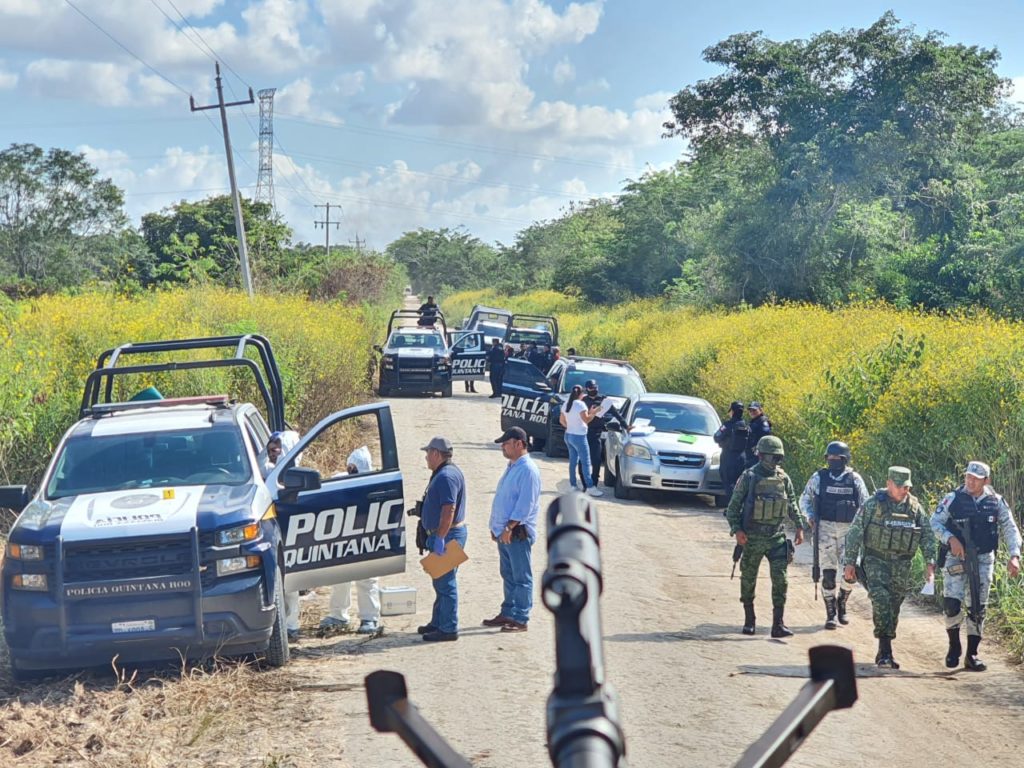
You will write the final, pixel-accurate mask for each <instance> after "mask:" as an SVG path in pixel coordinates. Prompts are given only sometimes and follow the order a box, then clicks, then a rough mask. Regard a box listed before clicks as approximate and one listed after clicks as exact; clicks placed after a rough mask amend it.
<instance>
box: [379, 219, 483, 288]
mask: <svg viewBox="0 0 1024 768" xmlns="http://www.w3.org/2000/svg"><path fill="white" fill-rule="evenodd" d="M385 254H386V255H387V256H388V257H389V258H390V259H392V260H394V261H395V263H397V264H400V265H402V267H404V268H405V269H406V270H407V271H408V273H409V278H410V280H411V281H412V287H413V290H414V291H416V292H417V293H419V294H422V295H427V294H431V295H433V294H436V295H438V296H440V295H442V294H443V293H446V292H448V291H451V290H456V291H458V290H464V289H468V288H482V287H485V286H488V285H490V284H491V282H490V281H491V270H492V269H493V267H494V266H495V264H496V262H497V250H496V249H495V248H493V247H491V246H489V245H487V244H485V243H483V242H481V241H480V240H479V239H477V238H476V237H473V236H472V235H470V234H469V233H468V232H466V231H465V230H463V229H448V228H443V229H438V230H431V229H422V228H420V229H418V230H416V231H415V232H406V233H405V234H404V235H402V236H401V237H400V238H398V239H397V240H395V241H394V242H392V243H391V244H390V245H388V247H387V248H386V249H385Z"/></svg>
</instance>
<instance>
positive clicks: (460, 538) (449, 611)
mask: <svg viewBox="0 0 1024 768" xmlns="http://www.w3.org/2000/svg"><path fill="white" fill-rule="evenodd" d="M449 541H457V542H459V544H460V545H461V546H462V547H463V548H465V546H466V526H465V525H463V526H461V527H459V528H452V529H451V530H450V531H448V535H447V536H445V537H444V542H445V544H447V543H448V542H449ZM458 570H459V569H458V568H455V569H453V570H451V571H448V573H446V574H445V575H444V576H442V577H441V578H440V579H434V610H433V612H432V613H431V614H430V623H431V625H432V626H435V627H437V628H438V630H439V631H441V632H447V633H449V634H453V633H455V632H458V631H459V588H458V585H457V584H456V583H455V574H456V573H457V572H458Z"/></svg>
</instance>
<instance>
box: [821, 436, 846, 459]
mask: <svg viewBox="0 0 1024 768" xmlns="http://www.w3.org/2000/svg"><path fill="white" fill-rule="evenodd" d="M825 455H826V456H842V457H843V458H844V459H846V460H847V461H849V460H850V446H848V445H847V444H846V443H844V442H841V441H839V440H833V441H832V442H831V443H829V444H828V447H827V448H826V449H825Z"/></svg>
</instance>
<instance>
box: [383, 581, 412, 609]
mask: <svg viewBox="0 0 1024 768" xmlns="http://www.w3.org/2000/svg"><path fill="white" fill-rule="evenodd" d="M380 612H381V615H383V616H400V615H401V614H403V613H416V587H381V588H380Z"/></svg>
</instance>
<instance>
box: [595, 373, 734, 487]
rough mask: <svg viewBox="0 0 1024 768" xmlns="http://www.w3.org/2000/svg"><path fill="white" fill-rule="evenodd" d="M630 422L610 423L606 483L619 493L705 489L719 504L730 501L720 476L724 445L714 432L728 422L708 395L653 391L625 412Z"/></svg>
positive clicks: (638, 399) (607, 435)
mask: <svg viewBox="0 0 1024 768" xmlns="http://www.w3.org/2000/svg"><path fill="white" fill-rule="evenodd" d="M623 416H624V417H625V422H626V426H625V427H623V425H620V424H617V423H609V424H608V426H607V429H608V431H607V433H606V437H605V453H604V465H605V474H604V477H605V485H610V486H612V487H613V488H614V489H615V497H616V498H619V499H629V498H632V496H633V494H634V491H635V489H653V490H663V491H675V492H682V493H702V494H708V495H710V496H713V497H714V498H715V502H716V505H717V506H724V504H725V503H726V502H728V498H727V497H726V496H725V489H724V488H723V487H722V480H721V477H720V476H719V463H720V460H721V458H722V452H721V449H720V448H719V447H718V445H717V444H716V443H715V441H714V438H713V435H714V434H715V432H716V431H718V428H719V427H720V426H721V424H722V422H721V420H720V419H719V418H718V414H717V413H716V412H715V409H714V408H713V407H712V406H711V404H710V403H709V402H708V401H707V400H703V399H701V398H699V397H687V396H684V395H670V394H661V393H654V392H649V393H646V394H643V395H640V396H639V397H637V398H635V399H634V400H632V401H631V402H630V403H629V405H628V406H627V408H626V410H625V411H624V412H623Z"/></svg>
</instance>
